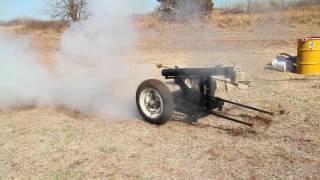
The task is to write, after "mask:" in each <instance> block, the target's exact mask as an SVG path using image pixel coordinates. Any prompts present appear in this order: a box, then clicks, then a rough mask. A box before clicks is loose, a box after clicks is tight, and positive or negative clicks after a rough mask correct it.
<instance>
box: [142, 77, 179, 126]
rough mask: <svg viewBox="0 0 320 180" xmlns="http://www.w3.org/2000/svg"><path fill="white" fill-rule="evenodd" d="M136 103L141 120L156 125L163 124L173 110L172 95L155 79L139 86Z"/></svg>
mask: <svg viewBox="0 0 320 180" xmlns="http://www.w3.org/2000/svg"><path fill="white" fill-rule="evenodd" d="M136 103H137V107H138V109H139V112H140V114H141V115H142V116H143V118H144V119H145V120H146V121H148V122H150V123H152V124H157V125H162V124H165V123H166V122H167V121H168V120H169V119H170V118H171V116H172V113H173V110H174V101H173V96H172V93H171V92H170V90H169V88H168V87H167V86H166V85H165V84H164V83H163V82H161V81H159V80H156V79H150V80H146V81H144V82H143V83H141V84H140V86H139V87H138V90H137V93H136Z"/></svg>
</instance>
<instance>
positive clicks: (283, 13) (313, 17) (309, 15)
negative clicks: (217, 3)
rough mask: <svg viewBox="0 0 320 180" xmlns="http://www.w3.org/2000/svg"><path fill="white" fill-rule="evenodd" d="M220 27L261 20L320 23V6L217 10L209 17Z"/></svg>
mask: <svg viewBox="0 0 320 180" xmlns="http://www.w3.org/2000/svg"><path fill="white" fill-rule="evenodd" d="M209 21H210V22H213V23H214V24H216V25H217V26H218V27H221V28H228V27H246V26H250V25H254V24H257V23H259V22H262V23H266V22H276V23H283V22H285V23H299V24H320V6H318V5H313V6H302V7H291V8H288V9H286V10H273V11H270V10H269V11H268V12H254V13H245V12H241V13H233V12H226V11H221V10H217V11H214V12H213V13H212V15H211V18H210V19H209Z"/></svg>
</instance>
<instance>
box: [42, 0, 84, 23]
mask: <svg viewBox="0 0 320 180" xmlns="http://www.w3.org/2000/svg"><path fill="white" fill-rule="evenodd" d="M48 6H49V10H48V11H47V12H48V13H49V15H50V16H51V17H52V18H58V19H62V20H71V21H79V20H81V19H85V18H87V17H88V9H87V8H88V0H49V1H48Z"/></svg>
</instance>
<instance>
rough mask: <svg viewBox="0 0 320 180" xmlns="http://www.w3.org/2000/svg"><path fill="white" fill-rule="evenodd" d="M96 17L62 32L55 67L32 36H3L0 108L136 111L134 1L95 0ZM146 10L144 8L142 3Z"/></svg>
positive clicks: (128, 113)
mask: <svg viewBox="0 0 320 180" xmlns="http://www.w3.org/2000/svg"><path fill="white" fill-rule="evenodd" d="M91 2H92V3H91V4H90V8H91V9H92V12H93V13H92V15H91V16H90V17H89V18H88V19H87V20H85V21H81V22H78V23H73V24H72V25H71V27H70V28H69V29H68V30H66V32H65V33H64V34H63V36H62V39H61V42H60V45H59V50H58V51H57V52H55V65H54V68H53V71H52V70H50V71H49V70H48V69H47V68H46V67H45V66H43V65H41V64H40V63H39V62H40V60H39V59H38V52H37V51H36V50H35V49H34V48H32V46H31V39H28V38H21V37H19V38H17V37H13V36H10V35H7V34H4V33H1V34H0V55H1V61H0V108H2V109H3V108H12V107H21V106H45V107H47V106H50V107H51V106H53V107H57V106H62V107H66V108H69V109H72V110H77V111H81V112H83V113H94V114H97V115H102V116H103V117H116V118H128V117H132V116H133V115H135V114H136V110H135V104H134V103H135V99H134V98H135V89H136V87H137V85H138V84H137V82H139V81H140V80H139V75H138V74H136V71H133V70H134V69H135V68H136V66H135V65H134V64H132V63H131V62H130V56H131V55H132V54H134V53H137V51H136V49H135V42H136V37H137V32H135V29H134V28H133V25H132V23H131V18H130V14H132V13H137V12H141V9H139V8H138V7H137V6H136V5H133V3H132V2H130V1H125V0H121V1H113V2H114V3H110V2H109V3H107V2H106V1H98V0H96V1H91ZM141 7H143V8H144V6H141Z"/></svg>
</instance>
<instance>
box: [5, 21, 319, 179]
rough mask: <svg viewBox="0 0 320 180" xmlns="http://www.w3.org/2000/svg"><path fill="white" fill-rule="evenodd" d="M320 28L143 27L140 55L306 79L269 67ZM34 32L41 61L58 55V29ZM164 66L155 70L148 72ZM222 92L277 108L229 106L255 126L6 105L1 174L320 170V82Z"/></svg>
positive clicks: (152, 175) (257, 175) (131, 175)
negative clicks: (150, 119) (112, 116)
mask: <svg viewBox="0 0 320 180" xmlns="http://www.w3.org/2000/svg"><path fill="white" fill-rule="evenodd" d="M319 32H320V26H319V25H316V24H315V25H309V26H307V27H305V26H303V25H296V24H290V25H289V24H286V25H283V24H272V23H267V24H263V23H261V24H258V25H256V26H251V27H247V28H242V29H220V28H218V27H216V26H214V25H208V24H202V23H195V24H191V25H184V24H167V25H164V26H163V27H162V28H156V29H149V30H144V31H143V32H142V33H140V39H139V43H138V45H137V46H138V48H139V49H140V50H141V53H139V55H137V56H136V57H134V58H133V61H135V62H137V63H141V64H157V63H163V64H166V65H180V66H196V67H208V66H213V65H215V64H237V65H240V66H241V67H242V70H243V71H244V72H245V73H246V79H248V80H257V79H288V78H304V76H302V75H296V74H291V73H283V72H277V71H273V70H270V69H268V68H266V65H267V64H268V63H270V62H271V60H272V58H273V57H274V56H275V55H276V54H277V53H281V52H287V53H290V54H293V55H295V54H296V39H297V38H299V37H304V36H310V35H319ZM27 34H31V35H33V37H34V46H35V47H37V48H38V49H39V50H40V52H41V58H42V59H43V61H44V62H46V63H50V62H52V61H53V58H52V52H53V51H54V50H55V49H56V48H57V42H58V40H59V38H60V36H61V35H60V34H56V33H54V32H41V31H38V32H33V33H27ZM157 74H159V75H160V73H159V70H156V68H155V69H154V74H152V75H150V76H157ZM148 78H149V77H148V76H147V75H146V77H145V79H148ZM158 78H160V77H158ZM308 78H309V77H308ZM312 78H318V77H312ZM218 95H219V96H220V97H223V98H226V99H230V100H233V101H237V102H241V103H245V104H250V105H253V106H257V107H261V108H263V109H266V110H271V111H274V112H276V115H275V116H274V117H269V116H264V115H261V114H258V113H255V112H251V111H247V110H243V109H239V108H237V107H232V106H226V109H225V113H226V114H229V115H233V116H235V117H237V118H240V119H244V120H246V121H249V122H252V123H254V124H255V126H254V127H253V128H249V127H245V126H243V125H239V124H236V123H233V122H230V121H228V120H225V119H220V118H217V117H206V118H203V119H201V120H200V121H199V122H198V123H197V124H194V125H190V124H187V123H184V122H183V120H180V119H178V118H175V119H173V120H172V121H170V122H169V123H167V124H166V125H163V126H155V125H150V124H148V123H146V122H143V121H142V120H139V118H137V119H131V120H118V121H110V120H108V119H99V118H96V117H93V116H86V115H82V114H79V113H75V112H71V111H68V110H62V109H45V108H25V109H12V110H2V111H0V152H1V153H0V177H2V178H0V179H11V178H14V179H28V178H30V179H104V178H106V177H108V178H110V179H269V178H273V179H319V178H320V136H319V132H320V131H319V130H320V111H319V110H320V81H312V80H310V81H290V82H264V83H261V82H257V83H253V84H252V85H251V87H250V88H249V89H247V90H239V89H232V90H230V91H229V92H226V91H223V90H221V91H219V94H218Z"/></svg>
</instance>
